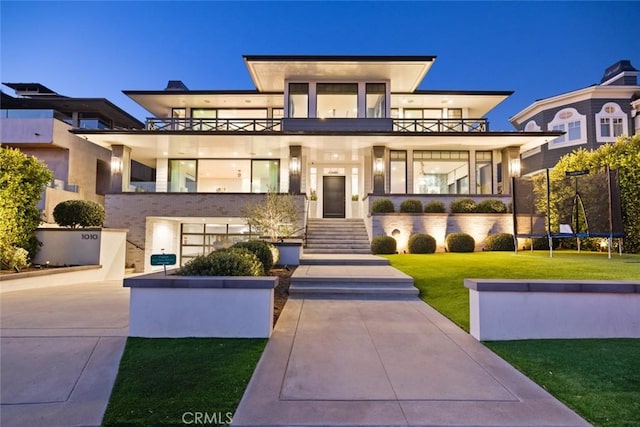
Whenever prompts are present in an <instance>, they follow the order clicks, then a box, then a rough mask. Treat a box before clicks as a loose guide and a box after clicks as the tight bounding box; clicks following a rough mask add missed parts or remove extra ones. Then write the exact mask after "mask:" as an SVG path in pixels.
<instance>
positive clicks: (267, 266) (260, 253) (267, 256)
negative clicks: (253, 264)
mask: <svg viewBox="0 0 640 427" xmlns="http://www.w3.org/2000/svg"><path fill="white" fill-rule="evenodd" d="M269 246H273V245H270V244H269V243H267V242H265V241H264V240H257V239H253V240H247V241H245V242H238V243H236V244H235V245H233V246H232V248H242V249H246V250H248V251H249V252H251V253H253V254H254V255H255V256H257V257H258V259H259V260H260V262H261V263H262V266H263V268H264V271H269V270H271V268H272V267H273V264H274V262H273V253H272V252H271V248H270V247H269Z"/></svg>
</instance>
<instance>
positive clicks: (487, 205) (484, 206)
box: [476, 199, 507, 213]
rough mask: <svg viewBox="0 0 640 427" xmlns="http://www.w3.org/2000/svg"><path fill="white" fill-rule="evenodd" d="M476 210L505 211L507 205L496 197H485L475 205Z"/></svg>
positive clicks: (482, 211) (481, 211) (488, 211)
mask: <svg viewBox="0 0 640 427" xmlns="http://www.w3.org/2000/svg"><path fill="white" fill-rule="evenodd" d="M476 212H479V213H505V212H507V207H506V206H505V204H504V202H502V201H501V200H496V199H486V200H483V201H481V202H480V203H478V205H477V206H476Z"/></svg>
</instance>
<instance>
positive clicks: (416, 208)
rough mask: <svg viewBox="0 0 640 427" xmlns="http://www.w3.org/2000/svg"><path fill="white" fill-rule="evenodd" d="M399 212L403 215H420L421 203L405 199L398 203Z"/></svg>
mask: <svg viewBox="0 0 640 427" xmlns="http://www.w3.org/2000/svg"><path fill="white" fill-rule="evenodd" d="M400 212H403V213H422V203H421V202H420V200H416V199H407V200H404V201H403V202H402V203H400Z"/></svg>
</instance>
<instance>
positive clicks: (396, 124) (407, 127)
mask: <svg viewBox="0 0 640 427" xmlns="http://www.w3.org/2000/svg"><path fill="white" fill-rule="evenodd" d="M285 120H287V119H285ZM295 120H298V121H304V120H305V119H295ZM315 120H317V119H309V124H308V125H305V126H304V128H305V130H307V131H313V130H326V129H328V128H331V123H330V121H331V119H325V120H322V122H321V123H322V128H321V129H314V126H313V122H314V121H315ZM340 120H341V122H340V126H339V128H336V129H337V130H340V131H349V130H351V129H349V126H345V123H344V119H340ZM352 120H357V121H358V122H359V125H358V126H354V129H352V130H353V131H354V132H365V133H366V132H367V129H366V126H364V127H363V123H362V122H363V121H366V120H369V119H352ZM376 120H377V121H379V120H388V122H387V123H388V125H385V127H387V126H388V127H387V129H388V130H387V131H392V132H410V133H433V132H465V133H469V132H487V131H488V130H489V124H488V122H487V120H486V119H376ZM354 123H355V122H354ZM379 127H380V124H379V123H377V126H376V129H375V131H377V132H379V131H380V128H379ZM146 129H147V130H151V131H188V132H189V131H193V132H265V133H269V132H281V131H282V119H196V118H172V117H150V118H148V119H147V126H146Z"/></svg>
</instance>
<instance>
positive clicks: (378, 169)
mask: <svg viewBox="0 0 640 427" xmlns="http://www.w3.org/2000/svg"><path fill="white" fill-rule="evenodd" d="M373 173H374V174H376V175H378V176H382V175H384V159H382V158H381V157H378V158H376V160H375V163H374V164H373Z"/></svg>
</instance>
